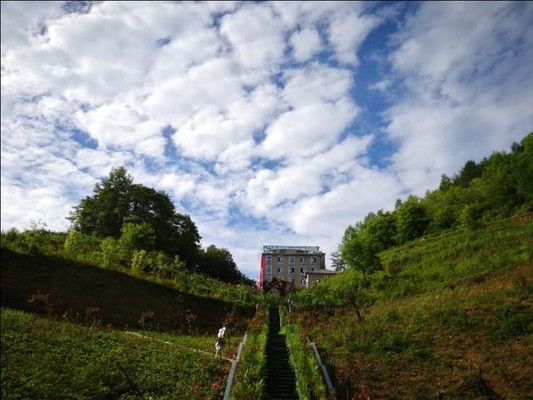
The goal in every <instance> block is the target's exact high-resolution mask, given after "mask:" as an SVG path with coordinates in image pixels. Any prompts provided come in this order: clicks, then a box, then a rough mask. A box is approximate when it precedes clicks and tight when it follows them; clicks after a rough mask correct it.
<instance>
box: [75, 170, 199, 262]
mask: <svg viewBox="0 0 533 400" xmlns="http://www.w3.org/2000/svg"><path fill="white" fill-rule="evenodd" d="M68 219H69V220H70V221H71V222H72V226H73V228H74V229H75V230H77V231H80V232H82V233H84V234H89V235H94V236H97V237H100V238H106V237H113V238H116V239H119V238H120V237H121V235H124V232H123V231H122V229H123V225H124V226H126V225H125V224H130V225H127V226H128V228H127V230H128V231H127V234H128V235H129V234H130V233H132V232H130V231H132V230H134V229H140V228H134V226H144V227H145V228H143V229H144V231H145V237H144V239H142V240H147V242H146V243H144V244H141V243H140V242H139V240H141V238H140V237H138V238H137V239H135V240H137V242H136V243H132V242H131V241H130V242H127V241H128V240H130V239H132V238H131V237H129V238H123V239H121V240H122V244H125V245H126V246H127V247H128V246H129V247H128V248H129V249H130V250H131V249H133V248H135V249H147V250H151V249H155V250H160V251H164V252H165V253H167V254H168V255H170V256H171V257H172V256H175V255H179V256H180V259H181V260H183V261H184V262H186V263H187V265H189V266H190V267H192V266H193V265H195V264H197V263H198V261H199V256H200V254H199V253H200V239H201V237H200V235H199V233H198V229H197V228H196V225H195V224H194V222H193V221H192V219H191V218H190V217H189V216H188V215H183V214H179V213H176V212H175V207H174V204H172V201H171V200H170V197H169V196H168V194H166V193H165V192H162V191H156V190H155V189H152V188H149V187H146V186H143V185H140V184H134V183H133V179H132V177H131V175H129V174H128V172H127V170H126V169H125V168H124V167H120V168H114V169H112V170H111V173H110V174H109V177H107V178H104V179H103V180H102V182H99V183H97V184H96V185H95V187H94V190H93V195H92V196H87V197H85V198H84V199H82V200H81V201H80V204H78V205H77V206H75V207H74V210H73V211H72V213H71V214H70V216H69V217H68ZM143 224H146V225H143ZM146 226H150V227H151V229H153V240H152V234H147V231H146V229H147V228H146ZM139 233H140V232H137V234H139ZM126 242H127V243H126ZM131 246H133V247H131Z"/></svg>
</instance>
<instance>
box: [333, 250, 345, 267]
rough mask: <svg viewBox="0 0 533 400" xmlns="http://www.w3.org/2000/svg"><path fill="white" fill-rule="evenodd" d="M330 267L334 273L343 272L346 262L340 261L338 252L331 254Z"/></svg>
mask: <svg viewBox="0 0 533 400" xmlns="http://www.w3.org/2000/svg"><path fill="white" fill-rule="evenodd" d="M330 257H331V266H332V267H333V268H335V271H345V270H346V262H345V261H344V260H343V259H342V257H341V253H340V250H337V251H333V252H331V256H330Z"/></svg>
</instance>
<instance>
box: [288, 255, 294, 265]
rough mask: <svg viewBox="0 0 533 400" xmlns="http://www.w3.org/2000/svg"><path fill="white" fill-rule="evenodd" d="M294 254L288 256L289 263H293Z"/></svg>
mask: <svg viewBox="0 0 533 400" xmlns="http://www.w3.org/2000/svg"><path fill="white" fill-rule="evenodd" d="M294 262H295V261H294V256H289V264H294Z"/></svg>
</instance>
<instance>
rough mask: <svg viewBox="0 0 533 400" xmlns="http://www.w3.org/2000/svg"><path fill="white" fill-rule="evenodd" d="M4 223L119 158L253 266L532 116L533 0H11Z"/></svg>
mask: <svg viewBox="0 0 533 400" xmlns="http://www.w3.org/2000/svg"><path fill="white" fill-rule="evenodd" d="M1 25H2V27H1V29H2V31H1V43H2V46H1V101H2V103H1V221H2V223H1V227H2V230H6V229H10V228H11V227H16V228H18V229H25V228H28V227H30V226H31V224H32V221H34V222H35V221H42V222H44V223H46V225H47V228H48V229H50V230H54V231H66V230H67V229H69V221H67V220H66V219H65V218H66V217H67V216H68V215H69V213H70V211H71V210H72V207H73V206H74V205H76V204H78V203H79V201H80V199H82V198H83V197H85V196H88V195H91V194H92V190H93V187H94V185H95V184H96V183H97V182H98V181H100V180H101V179H102V178H103V177H105V176H107V175H108V174H109V172H110V170H111V168H113V167H119V166H125V167H126V168H127V169H128V171H129V172H130V173H131V175H132V176H133V178H134V181H135V182H137V183H142V184H144V185H146V186H149V187H153V188H156V189H158V190H164V191H165V192H167V193H168V194H169V195H170V197H171V199H172V201H173V202H174V204H175V206H176V210H177V211H178V212H180V213H185V214H189V215H191V217H192V219H193V220H194V221H195V223H196V225H197V227H198V229H199V232H200V235H201V236H202V245H203V246H207V245H209V244H215V245H216V246H218V247H224V248H227V249H228V250H230V251H231V253H232V254H233V257H234V259H235V261H236V262H237V265H238V267H239V269H240V270H241V271H242V272H243V273H245V274H246V275H247V276H249V277H251V278H257V277H258V275H259V266H260V255H261V251H262V246H263V245H266V244H270V245H312V246H320V248H321V250H322V251H324V252H325V253H326V254H327V257H328V263H329V255H330V253H331V252H332V251H335V250H336V249H337V246H338V244H339V243H340V241H341V239H342V235H343V233H344V230H345V229H346V227H347V226H348V225H350V224H354V223H355V222H356V221H359V220H361V219H363V218H364V216H365V215H366V214H367V213H368V212H370V211H377V210H378V209H380V208H382V209H384V210H392V209H393V208H394V203H395V200H396V199H397V198H402V199H403V198H406V197H407V196H408V195H409V194H415V195H424V193H425V192H426V190H433V189H435V188H437V187H438V185H439V182H440V178H441V175H442V174H448V175H453V174H455V173H457V172H458V171H459V170H460V168H461V166H462V165H463V164H464V163H465V162H466V161H468V160H475V161H479V160H481V159H482V158H483V157H485V156H488V155H490V154H491V153H492V152H493V151H504V150H507V149H509V147H510V145H511V144H512V143H513V142H515V141H520V140H521V139H522V138H523V137H524V136H526V134H527V133H529V132H530V131H531V130H532V129H533V67H532V66H533V3H531V2H518V3H514V2H501V3H499V2H472V3H470V2H429V3H426V2H420V3H418V2H417V3H411V2H409V3H403V2H368V3H362V2H329V1H328V2H245V3H240V2H200V3H193V2H185V3H171V2H168V3H166V2H147V3H141V2H101V3H98V2H95V3H90V2H29V1H28V2H4V1H3V2H2V3H1Z"/></svg>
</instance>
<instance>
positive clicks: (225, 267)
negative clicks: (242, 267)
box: [198, 245, 245, 283]
mask: <svg viewBox="0 0 533 400" xmlns="http://www.w3.org/2000/svg"><path fill="white" fill-rule="evenodd" d="M198 272H200V273H204V274H207V275H209V276H211V277H213V278H216V279H220V280H221V281H223V282H228V283H241V282H243V281H244V280H245V278H244V276H243V275H242V273H241V272H240V271H239V270H238V269H237V264H235V261H233V256H232V255H231V253H230V252H229V251H228V250H227V249H223V248H222V249H221V248H218V247H216V246H214V245H210V246H209V247H208V248H207V249H206V250H205V251H204V252H203V253H202V256H201V258H200V264H199V266H198Z"/></svg>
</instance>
